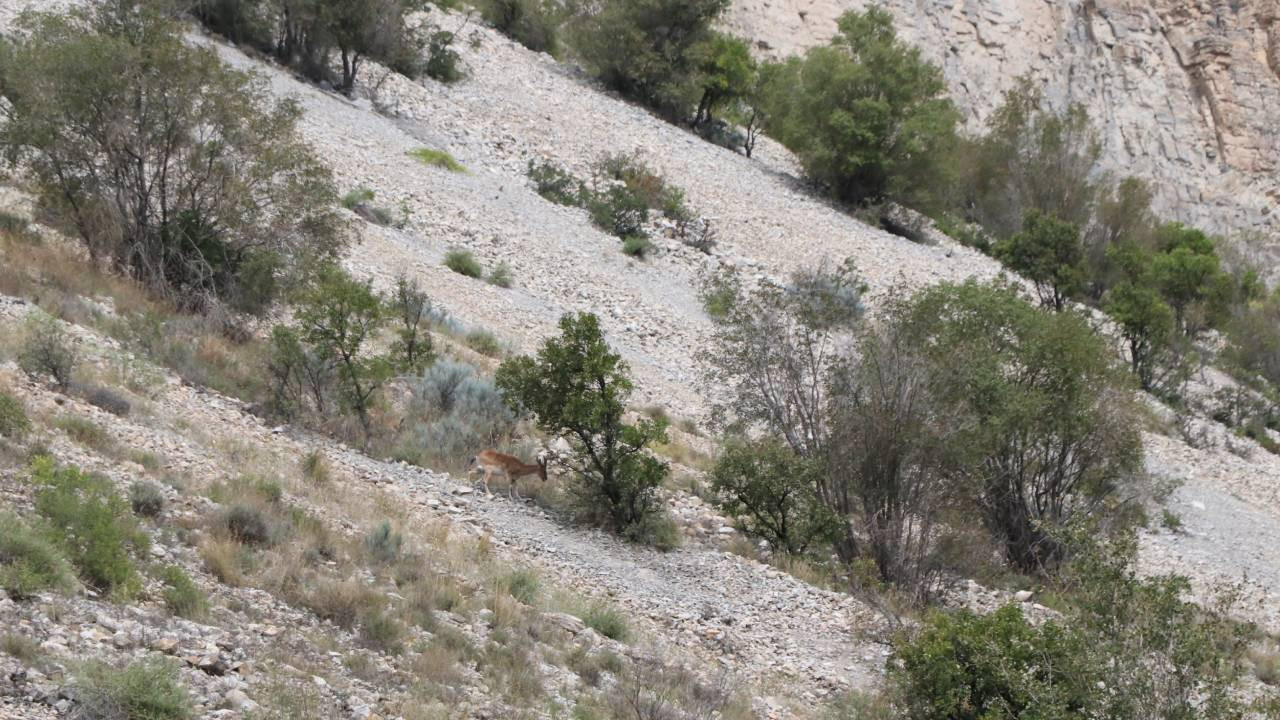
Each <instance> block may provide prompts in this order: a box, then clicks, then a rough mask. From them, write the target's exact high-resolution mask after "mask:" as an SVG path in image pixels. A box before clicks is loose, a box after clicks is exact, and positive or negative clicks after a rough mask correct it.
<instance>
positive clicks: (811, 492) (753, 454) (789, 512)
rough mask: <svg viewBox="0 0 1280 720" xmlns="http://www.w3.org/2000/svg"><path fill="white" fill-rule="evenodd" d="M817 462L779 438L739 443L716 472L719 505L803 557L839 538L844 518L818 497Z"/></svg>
mask: <svg viewBox="0 0 1280 720" xmlns="http://www.w3.org/2000/svg"><path fill="white" fill-rule="evenodd" d="M821 472H822V468H821V467H819V466H818V465H817V464H816V463H814V462H813V461H812V460H807V459H805V458H802V457H800V456H799V455H796V454H795V453H794V452H792V450H791V448H789V447H787V446H786V445H784V444H783V443H781V442H778V441H777V440H774V439H769V438H765V439H761V440H746V439H734V440H730V441H729V442H726V443H725V446H724V451H723V452H722V453H721V455H720V457H719V458H718V459H717V460H716V465H715V468H714V469H713V470H712V471H711V475H710V477H711V489H712V490H713V491H715V492H716V494H717V501H716V505H717V507H719V508H720V510H721V511H722V512H724V513H725V514H727V515H728V516H730V517H733V518H736V519H737V520H738V521H739V522H740V523H742V526H743V529H744V530H745V531H746V532H747V533H749V534H751V535H754V536H756V537H759V538H763V539H764V540H765V541H767V542H768V543H769V546H770V547H772V548H774V549H775V550H778V551H780V552H784V553H787V554H789V555H802V554H804V553H805V552H806V551H807V550H808V549H809V548H810V546H812V545H814V544H815V543H820V542H824V541H825V542H829V541H831V540H834V539H835V537H836V533H838V532H839V529H840V525H839V519H838V518H836V517H835V516H834V515H832V513H831V511H830V510H829V509H827V507H826V506H825V505H823V504H822V502H821V501H820V500H819V498H818V497H817V495H816V493H815V488H816V487H817V485H818V478H817V477H816V475H817V474H818V473H821Z"/></svg>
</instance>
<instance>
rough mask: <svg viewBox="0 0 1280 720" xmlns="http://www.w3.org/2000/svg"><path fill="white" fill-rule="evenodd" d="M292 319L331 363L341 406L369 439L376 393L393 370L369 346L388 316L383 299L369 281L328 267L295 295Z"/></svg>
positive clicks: (302, 336)
mask: <svg viewBox="0 0 1280 720" xmlns="http://www.w3.org/2000/svg"><path fill="white" fill-rule="evenodd" d="M296 317H297V322H298V328H299V331H298V337H299V339H300V340H301V341H302V342H303V343H306V344H307V345H309V346H310V347H311V348H312V349H313V350H312V352H314V353H315V354H316V355H318V356H319V357H321V358H326V359H329V360H331V361H332V363H333V368H334V373H335V376H336V379H337V384H338V395H339V398H340V400H341V402H342V405H343V407H345V408H347V409H349V410H351V411H352V412H354V413H355V414H356V417H357V418H359V420H360V425H361V427H362V428H364V432H365V437H366V439H367V438H368V437H369V436H370V434H371V433H372V431H373V426H372V423H371V419H370V416H369V413H370V410H371V409H372V407H373V402H374V400H375V398H376V394H377V392H378V390H379V389H380V388H381V387H382V385H383V383H385V382H386V381H387V379H388V378H389V377H390V376H391V373H392V366H391V362H390V361H388V360H387V358H385V357H382V356H377V355H372V354H371V353H370V352H369V350H368V346H367V343H368V342H369V341H370V340H372V339H373V338H374V337H376V335H377V333H378V331H379V330H380V329H381V328H382V326H383V324H384V322H385V320H386V314H385V310H384V308H383V305H382V299H381V298H379V297H378V295H377V294H376V293H375V292H374V291H373V289H372V287H371V285H370V282H369V281H365V282H360V281H359V280H356V279H354V278H352V277H351V276H350V275H347V274H346V273H345V272H343V271H342V270H341V269H340V268H338V267H336V266H328V267H326V268H324V269H322V270H321V271H320V272H319V274H318V275H317V277H316V280H315V282H314V283H313V284H312V285H311V286H309V287H308V288H306V289H305V291H304V292H303V293H302V294H301V296H300V297H299V299H298V307H297V312H296Z"/></svg>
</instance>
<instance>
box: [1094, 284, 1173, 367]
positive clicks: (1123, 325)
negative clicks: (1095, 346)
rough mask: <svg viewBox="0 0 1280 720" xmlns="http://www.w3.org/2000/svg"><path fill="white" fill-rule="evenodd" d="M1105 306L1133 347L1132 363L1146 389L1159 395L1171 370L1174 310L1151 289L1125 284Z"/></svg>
mask: <svg viewBox="0 0 1280 720" xmlns="http://www.w3.org/2000/svg"><path fill="white" fill-rule="evenodd" d="M1105 307H1106V309H1107V312H1108V313H1110V314H1111V317H1112V319H1114V320H1115V321H1116V323H1117V324H1118V325H1119V326H1120V335H1121V337H1123V338H1124V340H1125V343H1126V344H1127V345H1128V347H1129V364H1130V368H1131V369H1132V370H1133V374H1134V376H1135V377H1137V378H1138V384H1139V385H1141V386H1142V389H1143V390H1146V391H1148V392H1155V391H1158V390H1160V389H1161V388H1162V387H1163V385H1164V382H1163V381H1164V380H1165V378H1166V376H1167V374H1168V372H1169V370H1170V363H1169V362H1168V359H1169V351H1170V347H1171V344H1172V335H1173V331H1174V318H1173V310H1172V309H1171V308H1170V307H1169V305H1168V303H1166V302H1165V301H1164V299H1163V298H1161V297H1160V294H1159V293H1158V292H1156V291H1155V290H1154V289H1152V288H1151V287H1149V286H1146V285H1143V284H1140V283H1136V282H1125V283H1123V284H1121V285H1119V286H1117V287H1116V288H1115V289H1114V290H1112V291H1111V292H1110V293H1109V294H1108V295H1107V300H1106V304H1105Z"/></svg>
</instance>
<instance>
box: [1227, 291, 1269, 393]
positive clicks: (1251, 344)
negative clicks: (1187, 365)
mask: <svg viewBox="0 0 1280 720" xmlns="http://www.w3.org/2000/svg"><path fill="white" fill-rule="evenodd" d="M1227 338H1228V346H1227V350H1226V352H1225V356H1226V358H1227V360H1228V361H1229V362H1230V363H1231V364H1233V365H1235V366H1236V367H1238V368H1241V369H1243V370H1245V371H1246V372H1249V373H1253V374H1255V375H1257V376H1260V377H1262V378H1263V379H1264V380H1266V381H1267V382H1268V383H1270V384H1272V385H1273V386H1275V387H1277V388H1280V293H1272V295H1271V296H1270V297H1269V298H1267V299H1266V300H1264V301H1262V302H1258V303H1254V304H1252V305H1250V306H1248V307H1246V308H1243V309H1242V310H1240V311H1239V312H1238V313H1237V314H1236V316H1235V317H1234V318H1233V319H1232V320H1231V322H1230V324H1229V325H1228V326H1227Z"/></svg>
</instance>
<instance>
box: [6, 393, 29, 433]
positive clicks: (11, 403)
mask: <svg viewBox="0 0 1280 720" xmlns="http://www.w3.org/2000/svg"><path fill="white" fill-rule="evenodd" d="M30 430H31V421H30V420H28V419H27V411H26V409H25V408H23V407H22V403H21V402H19V401H18V399H17V398H15V397H13V396H12V395H10V394H8V393H6V392H0V437H6V438H11V439H14V440H21V439H22V438H23V437H24V436H25V435H26V434H27V432H28V431H30Z"/></svg>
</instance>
